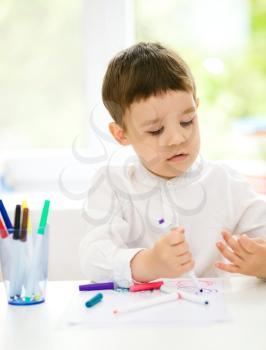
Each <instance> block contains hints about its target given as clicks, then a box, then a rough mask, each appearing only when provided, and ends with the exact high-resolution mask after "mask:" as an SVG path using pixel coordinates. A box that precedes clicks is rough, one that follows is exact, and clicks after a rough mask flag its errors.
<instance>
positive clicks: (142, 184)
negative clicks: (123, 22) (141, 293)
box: [80, 43, 266, 287]
mask: <svg viewBox="0 0 266 350" xmlns="http://www.w3.org/2000/svg"><path fill="white" fill-rule="evenodd" d="M102 97H103V102H104V105H105V107H106V108H107V110H108V111H109V113H110V115H111V117H112V118H113V120H114V122H112V123H110V124H109V130H110V132H111V134H112V135H113V137H114V138H115V140H117V141H118V142H119V143H120V144H121V145H122V146H127V145H132V147H133V149H134V151H135V153H136V154H137V157H136V158H135V159H132V157H131V158H130V159H129V161H127V162H126V164H124V166H123V167H115V166H112V165H111V163H112V162H111V161H110V163H109V165H108V166H107V167H104V168H102V169H101V170H100V171H99V172H98V174H97V175H96V177H95V179H94V182H93V184H92V187H91V189H90V191H89V194H88V203H87V207H86V211H85V216H86V219H87V221H88V223H89V224H90V229H89V232H88V234H87V235H86V237H84V239H83V240H82V242H81V245H80V261H81V267H82V270H83V272H84V275H85V276H86V277H87V278H89V279H91V280H94V281H104V280H110V279H111V280H114V281H116V282H117V283H118V285H120V286H122V287H127V286H128V285H130V284H131V283H133V281H137V282H147V281H151V280H154V279H157V278H175V277H179V276H181V275H183V274H184V273H187V272H189V271H191V270H192V269H194V271H195V273H196V275H197V276H198V277H214V276H217V275H218V274H217V272H218V271H221V270H223V271H228V272H233V273H241V274H245V275H251V276H257V277H259V278H266V241H265V238H266V201H265V199H264V198H262V197H260V196H258V195H257V194H256V193H254V192H253V191H252V190H251V189H250V188H249V187H248V185H247V184H246V183H245V181H243V179H242V178H241V177H240V176H239V175H238V174H236V173H235V172H234V171H233V170H231V169H229V168H227V167H226V166H224V165H221V164H220V165H219V164H215V163H214V162H206V161H204V160H203V159H202V157H201V156H200V155H199V149H200V133H199V125H198V115H197V109H198V105H199V100H198V98H197V94H196V87H195V83H194V80H193V77H192V75H191V72H190V70H189V68H188V66H187V65H186V63H185V62H184V61H183V60H182V59H181V58H180V57H179V56H178V55H177V54H175V53H174V52H171V51H170V50H167V49H166V48H164V47H163V46H161V45H159V44H152V43H139V44H137V45H134V46H132V47H130V48H128V49H126V50H124V51H122V52H120V53H118V54H117V55H116V56H115V57H114V58H113V59H112V61H111V62H110V63H109V66H108V69H107V72H106V74H105V77H104V82H103V88H102ZM171 227H172V228H171ZM221 238H223V242H221V241H220V240H221ZM221 258H226V260H227V262H222V261H221V260H224V259H221Z"/></svg>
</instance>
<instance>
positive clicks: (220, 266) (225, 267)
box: [215, 262, 240, 273]
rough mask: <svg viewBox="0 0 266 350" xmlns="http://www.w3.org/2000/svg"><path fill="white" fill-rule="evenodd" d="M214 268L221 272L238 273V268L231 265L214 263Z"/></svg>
mask: <svg viewBox="0 0 266 350" xmlns="http://www.w3.org/2000/svg"><path fill="white" fill-rule="evenodd" d="M215 266H216V267H217V268H218V269H220V270H223V271H227V272H231V273H239V272H240V268H239V267H238V266H236V265H233V264H224V263H223V262H217V263H215Z"/></svg>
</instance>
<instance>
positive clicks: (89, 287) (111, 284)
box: [79, 282, 117, 292]
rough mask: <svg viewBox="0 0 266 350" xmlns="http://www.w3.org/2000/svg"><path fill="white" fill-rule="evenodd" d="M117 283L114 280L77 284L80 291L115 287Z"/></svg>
mask: <svg viewBox="0 0 266 350" xmlns="http://www.w3.org/2000/svg"><path fill="white" fill-rule="evenodd" d="M116 287H117V285H116V283H115V282H103V283H90V284H82V285H80V286H79V290H80V291H81V292H86V291H90V290H106V289H116Z"/></svg>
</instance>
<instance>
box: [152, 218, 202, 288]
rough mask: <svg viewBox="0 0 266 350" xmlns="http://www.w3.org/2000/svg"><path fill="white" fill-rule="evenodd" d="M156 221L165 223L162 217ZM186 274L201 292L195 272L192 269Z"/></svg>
mask: <svg viewBox="0 0 266 350" xmlns="http://www.w3.org/2000/svg"><path fill="white" fill-rule="evenodd" d="M158 223H159V224H160V225H162V224H163V223H165V220H164V218H161V219H159V220H158ZM168 228H170V229H174V228H176V226H174V225H169V226H168ZM187 274H188V276H189V277H190V278H191V279H192V281H193V283H194V285H195V287H196V288H197V289H198V290H199V291H200V292H201V293H202V292H203V289H202V288H201V287H200V284H199V281H198V279H197V277H196V275H195V272H194V271H193V270H192V271H189V272H187Z"/></svg>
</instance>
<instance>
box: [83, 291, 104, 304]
mask: <svg viewBox="0 0 266 350" xmlns="http://www.w3.org/2000/svg"><path fill="white" fill-rule="evenodd" d="M102 299H103V294H102V293H98V294H96V295H94V297H92V298H91V299H89V300H87V301H86V303H85V306H86V307H92V306H94V305H96V304H98V303H99V302H100V301H101V300H102Z"/></svg>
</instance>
